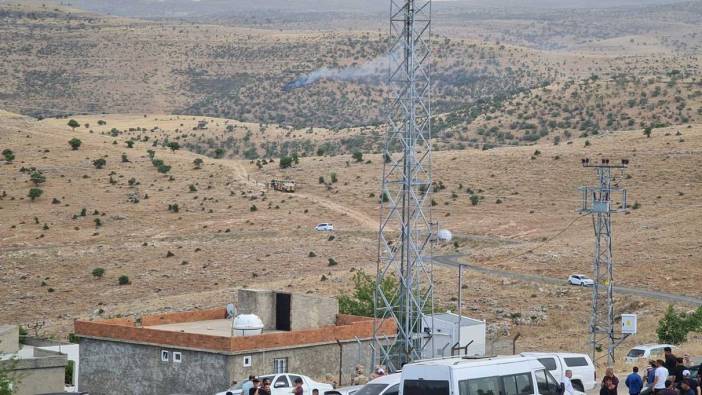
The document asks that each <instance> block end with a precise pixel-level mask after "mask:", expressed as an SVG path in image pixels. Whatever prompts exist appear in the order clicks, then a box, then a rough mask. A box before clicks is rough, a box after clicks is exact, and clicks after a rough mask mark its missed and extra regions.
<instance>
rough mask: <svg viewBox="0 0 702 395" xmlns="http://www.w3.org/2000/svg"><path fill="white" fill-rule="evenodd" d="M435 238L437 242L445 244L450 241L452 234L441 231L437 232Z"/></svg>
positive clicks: (444, 230)
mask: <svg viewBox="0 0 702 395" xmlns="http://www.w3.org/2000/svg"><path fill="white" fill-rule="evenodd" d="M436 237H437V238H438V239H439V241H444V242H446V241H451V239H453V234H452V233H451V231H450V230H448V229H441V230H440V231H439V233H438V234H437V235H436Z"/></svg>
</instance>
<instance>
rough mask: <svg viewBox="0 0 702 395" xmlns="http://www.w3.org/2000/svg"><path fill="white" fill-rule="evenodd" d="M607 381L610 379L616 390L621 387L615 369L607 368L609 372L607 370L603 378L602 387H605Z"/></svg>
mask: <svg viewBox="0 0 702 395" xmlns="http://www.w3.org/2000/svg"><path fill="white" fill-rule="evenodd" d="M607 379H609V380H610V381H611V382H612V384H614V389H615V390H616V389H617V388H618V387H619V379H618V378H617V376H615V375H614V369H612V368H607V370H605V375H604V377H603V378H602V386H603V387H604V384H605V381H606V380H607Z"/></svg>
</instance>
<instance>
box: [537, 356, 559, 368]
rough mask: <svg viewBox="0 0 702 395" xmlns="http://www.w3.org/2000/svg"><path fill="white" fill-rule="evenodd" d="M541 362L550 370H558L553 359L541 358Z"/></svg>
mask: <svg viewBox="0 0 702 395" xmlns="http://www.w3.org/2000/svg"><path fill="white" fill-rule="evenodd" d="M539 362H541V364H542V365H544V367H545V368H546V369H548V370H556V368H557V367H556V360H555V359H553V358H539Z"/></svg>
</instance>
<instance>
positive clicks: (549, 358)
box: [519, 352, 597, 392]
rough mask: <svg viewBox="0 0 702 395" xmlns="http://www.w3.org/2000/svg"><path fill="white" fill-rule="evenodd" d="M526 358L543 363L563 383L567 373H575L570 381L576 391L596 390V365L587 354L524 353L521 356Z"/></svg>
mask: <svg viewBox="0 0 702 395" xmlns="http://www.w3.org/2000/svg"><path fill="white" fill-rule="evenodd" d="M519 355H521V356H524V357H534V358H536V359H538V360H539V362H541V364H542V365H544V366H545V367H546V369H548V370H549V372H551V375H552V376H553V377H555V378H556V380H558V382H559V383H562V382H563V378H564V377H565V371H566V370H570V371H571V372H573V377H571V379H570V381H571V383H573V388H574V389H575V390H576V391H580V392H585V391H590V390H592V389H593V388H595V385H596V383H597V373H596V372H595V364H593V363H592V359H590V356H589V355H587V354H576V353H568V352H549V353H546V352H523V353H521V354H519Z"/></svg>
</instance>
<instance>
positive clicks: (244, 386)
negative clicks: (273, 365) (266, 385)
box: [241, 374, 256, 395]
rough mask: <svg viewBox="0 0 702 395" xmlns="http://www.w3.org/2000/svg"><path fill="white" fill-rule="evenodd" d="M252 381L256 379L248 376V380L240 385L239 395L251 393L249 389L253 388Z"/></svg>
mask: <svg viewBox="0 0 702 395" xmlns="http://www.w3.org/2000/svg"><path fill="white" fill-rule="evenodd" d="M254 379H256V376H254V375H253V374H251V375H249V379H248V380H246V381H244V384H242V385H241V393H242V394H245V395H248V394H249V392H250V391H251V388H253V386H254V383H253V381H254Z"/></svg>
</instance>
